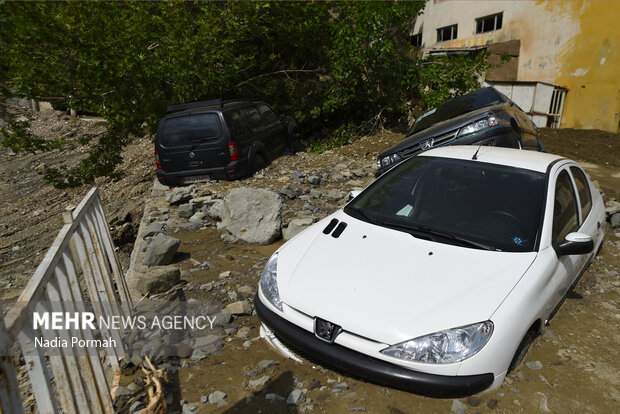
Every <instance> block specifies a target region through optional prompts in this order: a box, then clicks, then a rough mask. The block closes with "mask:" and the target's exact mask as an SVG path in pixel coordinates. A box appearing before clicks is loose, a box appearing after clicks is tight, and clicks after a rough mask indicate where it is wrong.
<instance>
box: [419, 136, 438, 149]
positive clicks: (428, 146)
mask: <svg viewBox="0 0 620 414" xmlns="http://www.w3.org/2000/svg"><path fill="white" fill-rule="evenodd" d="M434 143H435V140H434V139H433V138H431V139H427V140H426V141H423V142H422V143H421V144H420V148H422V151H426V150H429V149H431V148H433V144H434Z"/></svg>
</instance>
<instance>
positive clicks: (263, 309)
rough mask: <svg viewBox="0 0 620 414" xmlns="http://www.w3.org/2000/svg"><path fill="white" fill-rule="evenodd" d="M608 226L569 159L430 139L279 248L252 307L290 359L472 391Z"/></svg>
mask: <svg viewBox="0 0 620 414" xmlns="http://www.w3.org/2000/svg"><path fill="white" fill-rule="evenodd" d="M604 234H605V207H604V204H603V200H602V197H601V195H600V193H599V192H598V191H597V190H596V188H595V187H594V186H593V185H592V182H591V181H590V179H589V178H588V177H587V175H586V174H585V173H584V171H583V170H582V169H581V168H580V167H579V166H578V165H577V164H576V163H575V162H573V161H570V160H567V159H564V158H562V157H560V156H557V155H550V154H545V153H540V152H534V151H522V150H517V149H508V148H493V147H474V146H451V147H446V148H437V149H434V150H430V151H427V152H424V153H422V154H420V155H418V156H416V157H412V158H410V159H408V160H406V161H404V162H402V163H401V164H399V165H397V166H396V167H394V168H393V169H392V170H390V171H389V172H387V173H386V174H384V175H383V176H381V177H379V178H378V179H377V180H375V181H374V182H373V183H372V184H371V185H370V186H369V187H368V188H366V189H365V190H364V191H363V192H361V193H360V194H359V195H357V196H356V197H355V198H353V200H352V201H350V202H349V203H348V204H347V205H346V206H345V207H344V208H343V209H341V210H338V211H337V212H335V213H334V214H332V215H330V216H328V217H326V218H325V219H323V220H321V221H320V222H318V223H316V224H314V225H313V226H311V227H309V228H308V229H307V230H305V231H303V232H302V233H300V234H298V235H297V236H295V237H294V238H293V239H291V240H289V241H288V242H287V243H286V244H284V245H283V246H281V247H280V248H279V249H278V250H277V251H276V252H275V253H274V255H273V256H272V257H271V258H270V259H269V261H268V262H267V264H266V265H265V269H264V270H263V273H262V276H261V280H260V283H259V291H258V295H257V297H256V299H255V305H256V311H257V313H258V316H259V317H260V319H261V321H262V328H261V329H262V334H263V336H264V337H265V338H267V339H268V341H269V342H270V343H271V344H272V345H274V346H275V347H276V348H277V349H278V350H280V351H281V352H282V353H284V354H285V355H288V356H289V357H291V358H297V357H296V355H302V356H305V357H307V358H308V359H309V360H311V361H315V360H316V361H318V362H321V363H323V364H324V365H326V366H328V367H331V368H335V369H337V370H340V371H344V372H346V373H350V374H353V375H354V376H359V377H363V378H366V379H368V380H370V381H372V382H375V383H379V384H382V385H387V386H391V387H394V388H400V389H404V390H407V391H411V392H414V393H418V394H425V395H432V396H443V397H448V396H463V395H469V394H474V393H477V392H481V391H484V390H489V389H493V388H495V387H497V386H499V385H500V384H501V383H502V382H503V381H504V378H505V376H506V374H507V373H508V372H509V371H510V370H511V369H513V368H515V367H516V366H518V365H519V364H520V361H521V360H522V358H523V356H524V355H525V353H526V352H527V349H528V347H529V345H530V344H531V343H532V342H533V340H534V339H535V337H536V336H537V335H539V334H540V333H541V332H542V331H543V330H544V329H545V326H546V325H547V323H548V321H549V320H550V319H551V318H552V317H553V315H554V314H555V312H556V311H557V310H558V309H559V307H560V306H561V305H562V303H563V300H564V298H565V297H566V295H567V294H568V293H569V292H570V290H571V289H572V288H573V286H575V284H576V283H577V281H578V280H579V278H580V276H581V275H582V273H583V272H584V271H585V269H586V268H587V267H588V265H589V264H590V262H591V261H592V260H593V258H594V257H595V254H596V252H597V251H598V249H599V248H600V246H601V245H602V242H603V237H604ZM576 334H578V332H576ZM593 346H594V345H593Z"/></svg>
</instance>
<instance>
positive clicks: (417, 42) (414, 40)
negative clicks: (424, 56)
mask: <svg viewBox="0 0 620 414" xmlns="http://www.w3.org/2000/svg"><path fill="white" fill-rule="evenodd" d="M409 42H410V43H411V46H413V47H417V48H418V49H419V48H421V47H422V33H418V34H415V35H412V36H409Z"/></svg>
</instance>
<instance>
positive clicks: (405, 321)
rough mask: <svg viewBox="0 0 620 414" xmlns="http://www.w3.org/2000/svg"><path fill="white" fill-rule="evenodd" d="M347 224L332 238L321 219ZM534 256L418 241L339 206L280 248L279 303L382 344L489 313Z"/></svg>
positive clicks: (426, 332)
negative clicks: (326, 231)
mask: <svg viewBox="0 0 620 414" xmlns="http://www.w3.org/2000/svg"><path fill="white" fill-rule="evenodd" d="M334 217H335V218H337V219H339V220H340V221H344V222H346V223H347V227H346V229H345V230H344V232H343V233H342V234H341V235H340V236H339V237H338V238H334V237H332V235H330V234H328V235H325V234H323V232H322V230H323V229H324V228H325V227H326V225H327V220H329V219H331V218H334ZM535 257H536V253H535V252H531V253H504V252H495V251H485V250H477V249H471V248H465V247H460V246H453V245H448V244H442V243H436V242H431V241H427V240H422V239H418V238H415V237H413V236H411V235H410V234H408V233H404V232H400V231H396V230H392V229H387V228H383V227H380V226H376V225H372V224H369V223H366V222H363V221H360V220H357V219H354V218H353V217H350V216H348V215H347V214H345V213H344V212H342V211H339V212H337V213H335V214H334V215H332V216H330V217H328V218H327V219H325V220H323V221H321V222H319V223H317V224H315V225H314V226H313V227H311V228H310V229H308V230H306V231H305V232H303V233H302V234H300V235H299V236H297V237H296V238H294V239H293V240H291V241H290V242H289V243H287V244H286V245H284V246H283V247H282V248H281V249H280V254H279V257H278V285H279V290H280V296H281V299H282V301H283V302H284V303H286V304H287V305H288V306H291V307H293V308H294V309H296V310H298V311H300V312H303V313H305V314H306V315H308V316H310V317H319V318H322V319H325V320H328V321H330V322H332V323H335V324H337V325H340V326H341V327H342V328H343V329H344V330H345V331H348V332H351V333H354V334H356V335H359V336H362V337H365V338H368V339H371V340H374V341H378V342H381V343H385V344H395V343H398V342H402V341H405V340H409V339H412V338H415V337H418V336H421V335H426V334H429V333H433V332H437V331H441V330H444V329H450V328H455V327H459V326H463V325H467V324H471V323H475V322H480V321H485V320H488V319H490V318H491V315H492V314H493V313H494V311H495V310H496V309H497V308H498V307H499V306H500V304H501V303H502V301H503V300H504V298H505V297H506V296H507V295H508V294H509V293H510V291H511V290H512V289H513V287H514V286H515V285H516V283H517V282H518V281H519V279H520V278H521V277H522V276H523V274H524V273H525V271H526V270H527V269H528V267H529V266H530V265H531V263H532V262H533V260H534V258H535Z"/></svg>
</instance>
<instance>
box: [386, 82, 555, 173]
mask: <svg viewBox="0 0 620 414" xmlns="http://www.w3.org/2000/svg"><path fill="white" fill-rule="evenodd" d="M452 144H457V145H495V146H498V147H510V148H524V149H533V150H537V151H543V150H544V149H543V147H542V144H541V143H540V141H539V140H538V128H536V125H535V124H534V123H533V122H532V120H530V118H529V117H528V116H527V115H526V114H525V112H523V110H522V109H521V108H519V107H518V106H517V104H515V103H514V102H512V101H511V100H510V99H508V98H507V97H506V96H505V95H503V94H502V93H500V92H498V91H497V90H496V89H495V88H493V87H487V88H482V89H478V90H476V91H473V92H469V93H467V94H465V95H463V96H460V97H457V98H454V99H451V100H449V101H447V102H445V103H443V104H441V105H439V106H438V107H437V108H433V109H431V110H430V111H428V112H426V113H424V114H422V115H420V116H419V117H418V119H416V121H415V122H414V124H413V125H412V126H411V128H409V131H408V132H407V136H406V137H405V139H403V140H402V141H401V142H399V143H398V144H396V145H394V146H393V147H392V148H390V149H387V150H385V151H383V152H382V153H381V154H379V158H378V160H377V168H378V170H377V173H376V175H377V176H379V175H381V174H383V173H384V172H386V171H387V170H389V169H390V168H392V167H393V166H395V165H396V164H398V163H399V162H400V161H402V160H405V159H407V158H409V157H413V156H414V155H416V154H419V153H420V152H422V151H426V150H429V149H431V148H437V147H443V146H445V145H452Z"/></svg>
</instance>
